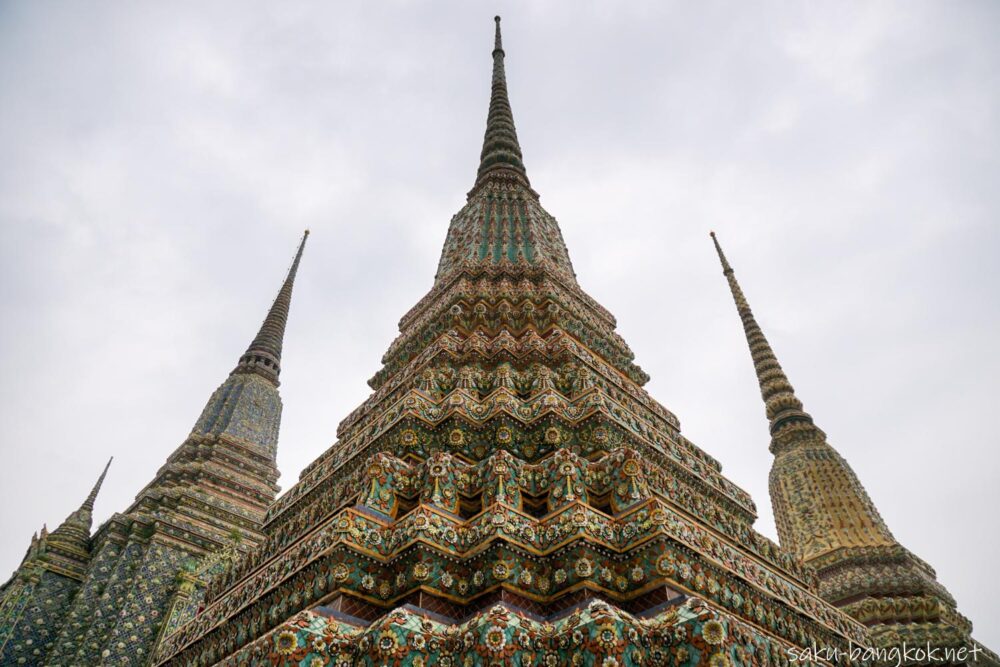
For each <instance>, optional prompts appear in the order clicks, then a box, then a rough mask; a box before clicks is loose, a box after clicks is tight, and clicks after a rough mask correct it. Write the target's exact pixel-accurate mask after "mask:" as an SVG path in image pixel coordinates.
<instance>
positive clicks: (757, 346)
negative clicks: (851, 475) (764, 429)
mask: <svg viewBox="0 0 1000 667" xmlns="http://www.w3.org/2000/svg"><path fill="white" fill-rule="evenodd" d="M710 235H711V237H712V242H713V243H715V251H716V252H717V253H718V255H719V261H720V262H721V263H722V273H723V275H724V276H726V280H727V281H728V282H729V290H730V291H731V292H732V294H733V301H735V302H736V310H737V312H738V313H739V315H740V319H741V320H742V321H743V333H744V334H745V335H746V339H747V344H748V345H749V346H750V355H751V357H752V358H753V365H754V370H756V372H757V383H758V384H759V385H760V395H761V397H762V398H763V399H764V407H765V409H766V411H767V418H768V421H769V422H770V425H771V435H772V436H773V435H775V434H776V433H777V432H778V431H779V430H780V429H781V427H782V426H784V425H785V424H790V423H793V422H799V423H802V422H805V423H808V424H812V423H813V422H812V417H811V416H809V414H808V413H806V412H804V411H803V410H802V401H800V400H799V399H798V398H797V397H796V396H795V389H793V388H792V385H791V383H790V382H789V381H788V378H787V377H786V376H785V372H784V371H783V370H782V368H781V364H779V363H778V358H777V357H776V356H775V355H774V351H773V350H772V349H771V345H770V344H769V343H768V342H767V338H765V337H764V332H763V331H761V329H760V326H759V325H758V324H757V320H756V318H754V315H753V311H751V310H750V304H749V303H747V300H746V297H745V296H744V295H743V290H742V289H740V284H739V283H738V282H737V281H736V274H735V272H734V271H733V267H732V266H730V265H729V261H728V260H727V259H726V255H725V253H723V252H722V246H721V245H719V239H718V238H716V236H715V232H711V233H710Z"/></svg>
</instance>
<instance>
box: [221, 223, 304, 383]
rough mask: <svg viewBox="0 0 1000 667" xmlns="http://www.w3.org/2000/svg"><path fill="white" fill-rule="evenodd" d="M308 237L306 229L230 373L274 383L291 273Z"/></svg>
mask: <svg viewBox="0 0 1000 667" xmlns="http://www.w3.org/2000/svg"><path fill="white" fill-rule="evenodd" d="M308 238H309V230H308V229H307V230H305V232H303V234H302V241H300V242H299V248H298V250H297V251H296V253H295V258H294V259H293V260H292V266H291V267H290V268H289V269H288V275H287V276H286V277H285V282H284V283H282V285H281V289H280V290H278V296H276V297H275V299H274V302H273V303H272V304H271V308H270V310H268V311H267V316H266V317H265V318H264V322H263V324H261V325H260V331H258V332H257V336H256V337H255V338H254V339H253V342H251V343H250V347H248V348H247V351H246V352H244V353H243V356H242V357H240V361H239V363H238V364H237V366H236V368H235V369H234V370H233V373H256V374H257V375H260V376H262V377H264V378H267V379H268V380H270V381H271V382H273V383H274V384H275V385H276V386H277V384H278V375H279V374H280V373H281V347H282V343H283V341H284V338H285V325H286V324H287V323H288V310H289V308H290V307H291V304H292V288H293V287H294V286H295V274H296V273H297V272H298V270H299V262H300V261H301V259H302V252H303V251H304V250H305V247H306V240H307V239H308Z"/></svg>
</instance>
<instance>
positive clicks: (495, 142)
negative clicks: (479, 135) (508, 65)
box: [470, 16, 531, 194]
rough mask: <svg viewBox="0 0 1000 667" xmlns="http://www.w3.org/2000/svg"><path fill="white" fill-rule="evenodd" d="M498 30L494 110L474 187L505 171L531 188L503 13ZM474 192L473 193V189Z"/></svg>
mask: <svg viewBox="0 0 1000 667" xmlns="http://www.w3.org/2000/svg"><path fill="white" fill-rule="evenodd" d="M493 20H494V21H495V22H496V33H495V37H494V39H493V82H492V86H491V92H490V110H489V113H488V114H487V116H486V136H485V137H484V138H483V150H482V153H481V154H480V156H479V171H478V172H477V174H476V185H475V186H474V187H473V191H475V190H476V188H477V187H478V186H479V185H480V184H481V183H483V182H484V181H486V180H487V177H493V176H499V175H505V176H507V177H508V178H509V177H513V178H514V179H515V180H518V181H520V182H521V183H523V184H524V185H526V186H528V188H529V189H530V187H531V185H530V183H528V173H527V172H526V171H525V169H524V163H523V162H522V156H521V145H520V144H519V143H518V141H517V130H516V129H514V114H513V112H512V111H511V109H510V100H509V99H508V97H507V75H506V73H505V72H504V55H505V54H504V50H503V39H502V37H501V35H500V17H499V16H495V17H493ZM470 194H471V193H470Z"/></svg>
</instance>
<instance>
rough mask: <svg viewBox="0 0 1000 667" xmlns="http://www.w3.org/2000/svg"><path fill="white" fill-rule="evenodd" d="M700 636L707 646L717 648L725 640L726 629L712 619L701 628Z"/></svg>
mask: <svg viewBox="0 0 1000 667" xmlns="http://www.w3.org/2000/svg"><path fill="white" fill-rule="evenodd" d="M701 636H702V638H703V639H704V640H705V641H706V642H708V643H709V644H712V645H713V646H718V645H719V644H721V643H722V642H723V641H725V639H726V628H725V626H723V625H722V623H720V622H719V621H716V620H715V619H712V620H710V621H708V622H706V623H705V625H703V626H702V627H701Z"/></svg>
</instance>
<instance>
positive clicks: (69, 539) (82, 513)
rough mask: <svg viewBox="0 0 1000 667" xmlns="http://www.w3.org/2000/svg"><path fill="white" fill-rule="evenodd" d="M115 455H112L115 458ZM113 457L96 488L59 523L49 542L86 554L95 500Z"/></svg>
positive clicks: (55, 545) (43, 529)
mask: <svg viewBox="0 0 1000 667" xmlns="http://www.w3.org/2000/svg"><path fill="white" fill-rule="evenodd" d="M113 458H114V457H112V459H113ZM112 459H108V463H107V465H105V466H104V470H103V471H102V472H101V476H100V477H98V478H97V483H96V484H94V488H93V489H91V490H90V493H89V494H87V498H86V499H85V500H84V501H83V504H81V505H80V509H78V510H76V511H75V512H73V513H72V514H70V515H69V516H68V517H66V520H65V521H63V522H62V523H61V524H59V527H58V528H56V529H55V530H54V531H52V533H51V535H50V538H49V543H50V544H51V545H52V546H53V547H55V548H59V549H62V550H64V551H70V552H75V553H77V554H86V553H87V551H88V550H89V549H90V527H91V525H92V524H93V518H92V512H93V511H94V501H96V500H97V493H98V491H100V490H101V485H102V484H103V483H104V477H105V476H106V475H107V474H108V468H110V467H111V461H112ZM42 534H43V536H44V535H45V528H44V526H43V527H42Z"/></svg>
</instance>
